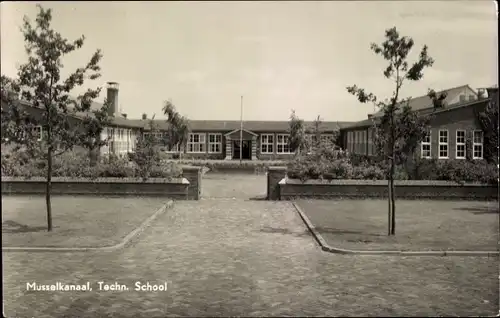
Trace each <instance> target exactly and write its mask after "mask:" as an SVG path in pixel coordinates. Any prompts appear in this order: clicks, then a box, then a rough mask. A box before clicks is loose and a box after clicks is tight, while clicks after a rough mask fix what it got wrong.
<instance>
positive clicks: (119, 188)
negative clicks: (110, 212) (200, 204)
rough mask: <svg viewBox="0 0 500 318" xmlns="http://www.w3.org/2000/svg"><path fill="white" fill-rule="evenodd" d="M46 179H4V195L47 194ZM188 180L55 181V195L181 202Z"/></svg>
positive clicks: (105, 179) (185, 198)
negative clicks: (160, 198)
mask: <svg viewBox="0 0 500 318" xmlns="http://www.w3.org/2000/svg"><path fill="white" fill-rule="evenodd" d="M45 186H46V183H45V180H44V179H43V178H33V179H30V180H23V179H17V178H6V177H3V178H2V195H9V194H45ZM188 186H189V184H188V183H187V180H184V182H183V181H182V179H178V180H172V181H169V180H166V179H150V180H147V181H146V182H143V181H142V180H138V179H122V178H102V179H97V180H88V179H68V178H52V194H55V195H136V196H162V197H168V198H174V199H178V200H187V199H188Z"/></svg>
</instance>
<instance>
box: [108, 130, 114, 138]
mask: <svg viewBox="0 0 500 318" xmlns="http://www.w3.org/2000/svg"><path fill="white" fill-rule="evenodd" d="M107 130H108V138H109V139H114V136H113V134H114V132H113V128H108V129H107Z"/></svg>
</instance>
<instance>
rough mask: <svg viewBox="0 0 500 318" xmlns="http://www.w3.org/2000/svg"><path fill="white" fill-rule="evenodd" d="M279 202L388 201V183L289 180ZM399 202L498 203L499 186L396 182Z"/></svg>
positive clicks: (281, 192)
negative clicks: (435, 200)
mask: <svg viewBox="0 0 500 318" xmlns="http://www.w3.org/2000/svg"><path fill="white" fill-rule="evenodd" d="M279 190H280V199H281V200H290V199H295V198H306V197H314V198H325V199H327V198H330V199H336V198H387V195H388V187H387V181H365V180H338V181H333V182H321V181H316V180H314V181H306V182H305V183H302V182H300V181H299V180H288V181H287V183H286V184H281V185H280V187H279ZM395 193H396V198H398V199H448V200H452V199H459V200H498V185H480V184H464V185H460V184H457V183H454V182H446V181H399V182H398V181H396V186H395Z"/></svg>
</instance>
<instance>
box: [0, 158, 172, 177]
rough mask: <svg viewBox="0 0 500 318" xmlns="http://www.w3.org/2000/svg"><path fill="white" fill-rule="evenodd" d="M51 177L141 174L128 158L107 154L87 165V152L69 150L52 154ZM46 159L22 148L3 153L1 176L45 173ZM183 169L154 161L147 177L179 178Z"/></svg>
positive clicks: (34, 175)
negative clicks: (32, 156)
mask: <svg viewBox="0 0 500 318" xmlns="http://www.w3.org/2000/svg"><path fill="white" fill-rule="evenodd" d="M52 163H53V164H52V176H53V177H69V178H90V179H95V178H135V177H139V176H141V175H140V174H139V171H138V170H139V169H138V167H137V166H136V165H135V164H134V163H131V162H129V161H128V160H127V158H118V157H116V156H110V157H109V158H103V160H102V161H101V162H99V163H97V164H96V165H95V166H91V165H90V159H89V158H88V155H86V153H80V152H78V151H72V152H67V153H64V154H62V155H60V156H57V157H54V158H53V161H52ZM46 171H47V162H46V161H45V160H39V159H31V160H29V156H27V154H26V153H25V152H10V153H2V176H9V177H21V178H27V179H29V178H33V177H46ZM181 175H182V169H181V168H180V166H178V165H177V164H175V163H173V162H171V163H165V164H161V165H156V166H154V167H153V168H152V169H151V173H150V175H149V176H148V177H152V178H178V177H180V176H181Z"/></svg>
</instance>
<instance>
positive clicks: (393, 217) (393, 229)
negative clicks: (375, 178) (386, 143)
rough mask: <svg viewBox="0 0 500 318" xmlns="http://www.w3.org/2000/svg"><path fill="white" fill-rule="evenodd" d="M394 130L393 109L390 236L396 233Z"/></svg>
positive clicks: (392, 113) (392, 111) (392, 114)
mask: <svg viewBox="0 0 500 318" xmlns="http://www.w3.org/2000/svg"><path fill="white" fill-rule="evenodd" d="M395 129H396V128H395V127H394V108H392V109H391V138H390V141H391V144H390V147H391V148H390V149H391V172H390V173H389V186H390V188H391V192H390V196H389V197H390V200H391V207H392V211H391V235H394V234H395V232H396V203H395V200H394V172H395V170H396V166H395V159H396V158H395V149H394V148H395V144H396V137H395V132H394V130H395Z"/></svg>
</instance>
